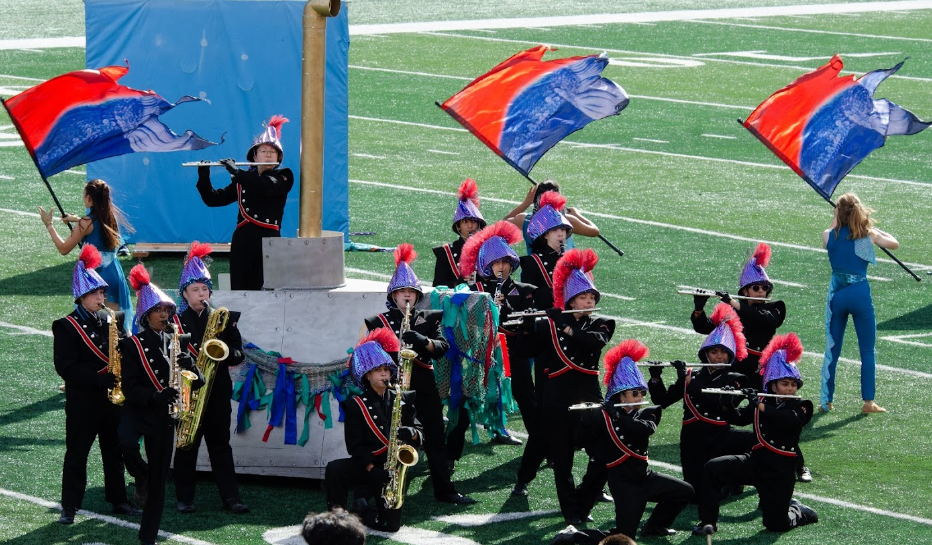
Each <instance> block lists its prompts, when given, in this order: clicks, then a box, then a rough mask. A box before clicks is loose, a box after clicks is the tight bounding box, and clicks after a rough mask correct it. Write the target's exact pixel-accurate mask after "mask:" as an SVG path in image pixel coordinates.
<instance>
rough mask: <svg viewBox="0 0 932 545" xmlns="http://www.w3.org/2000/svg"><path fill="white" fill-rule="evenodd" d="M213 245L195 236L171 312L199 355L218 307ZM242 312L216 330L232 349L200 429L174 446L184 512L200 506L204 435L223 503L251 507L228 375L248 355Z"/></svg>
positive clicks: (193, 352) (216, 379)
mask: <svg viewBox="0 0 932 545" xmlns="http://www.w3.org/2000/svg"><path fill="white" fill-rule="evenodd" d="M211 250H212V248H211V246H210V245H209V244H201V243H199V242H197V241H195V242H194V243H193V244H191V249H190V250H189V252H188V256H187V258H186V259H185V262H184V267H183V268H182V270H181V281H180V282H179V284H178V293H179V294H181V298H180V301H179V304H178V311H179V312H178V314H176V315H175V316H174V317H173V319H174V322H175V326H176V327H177V330H178V331H179V332H181V333H189V334H190V335H191V340H190V342H189V343H188V352H190V354H191V357H192V358H193V359H194V360H195V361H197V358H198V356H199V350H200V349H201V345H202V343H203V339H204V333H205V330H206V328H207V319H208V318H209V316H210V314H211V312H215V311H214V310H211V309H210V308H209V306H208V300H209V299H210V296H211V295H212V294H213V282H212V281H211V276H210V271H209V270H208V269H207V265H206V263H204V258H205V257H206V256H207V255H208V254H210V252H211ZM238 318H239V313H238V312H231V313H230V316H229V319H228V322H227V325H226V327H225V328H224V329H223V331H222V332H220V334H218V335H217V339H218V340H220V341H222V342H224V343H225V344H226V345H227V349H228V350H229V353H228V355H227V357H226V358H225V359H223V360H221V361H218V362H217V371H216V373H215V375H214V377H213V384H212V385H211V386H210V388H211V389H210V397H209V398H207V405H206V406H205V407H204V414H203V417H202V420H201V426H200V430H199V431H198V433H197V436H196V438H195V440H194V442H193V444H192V445H191V446H190V447H189V448H186V449H180V448H179V449H175V463H174V466H173V469H172V476H173V477H174V479H175V494H176V496H177V499H178V511H179V512H181V513H194V512H195V510H196V509H195V507H194V488H195V482H196V475H195V468H196V466H197V452H198V449H200V446H201V439H204V440H205V441H206V442H207V453H208V455H209V457H210V468H211V472H212V473H213V476H214V482H216V483H217V491H218V492H219V493H220V501H221V504H222V505H223V509H225V510H228V511H231V512H233V513H235V514H242V513H248V512H249V507H247V506H246V504H245V503H243V501H242V500H241V499H240V495H239V488H238V487H237V486H236V470H235V467H234V465H233V448H232V447H230V415H231V413H232V408H231V405H230V397H231V396H232V395H233V381H232V380H231V379H230V373H229V367H232V366H235V365H239V364H240V363H242V362H243V359H244V358H245V356H244V354H243V339H242V337H241V336H240V333H239V329H238V328H237V327H236V322H237V320H238Z"/></svg>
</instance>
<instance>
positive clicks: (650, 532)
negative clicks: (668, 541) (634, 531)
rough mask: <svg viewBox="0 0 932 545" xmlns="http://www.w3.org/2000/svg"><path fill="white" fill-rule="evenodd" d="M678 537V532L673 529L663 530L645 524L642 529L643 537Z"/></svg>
mask: <svg viewBox="0 0 932 545" xmlns="http://www.w3.org/2000/svg"><path fill="white" fill-rule="evenodd" d="M675 535H676V530H674V529H672V528H661V527H659V526H649V525H647V524H645V525H644V526H643V527H642V528H641V537H651V536H657V537H671V536H675Z"/></svg>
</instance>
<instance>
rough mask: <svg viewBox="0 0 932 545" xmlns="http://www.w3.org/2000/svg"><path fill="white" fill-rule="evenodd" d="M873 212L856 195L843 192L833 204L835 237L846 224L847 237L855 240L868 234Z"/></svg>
mask: <svg viewBox="0 0 932 545" xmlns="http://www.w3.org/2000/svg"><path fill="white" fill-rule="evenodd" d="M873 212H874V210H873V209H872V208H868V207H866V206H864V203H862V202H861V199H859V198H858V196H857V195H855V194H854V193H845V194H844V195H842V196H841V197H839V198H838V202H837V203H836V206H835V218H836V219H837V222H836V224H835V237H836V238H837V237H838V231H839V230H840V229H841V228H842V227H844V226H846V225H847V226H848V231H849V232H848V238H849V239H851V240H857V239H859V238H864V237H866V236H868V234H869V233H870V230H871V228H872V227H873V226H874V223H875V222H874V220H873V218H871V214H872V213H873Z"/></svg>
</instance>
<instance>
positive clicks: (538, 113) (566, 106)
mask: <svg viewBox="0 0 932 545" xmlns="http://www.w3.org/2000/svg"><path fill="white" fill-rule="evenodd" d="M549 50H550V48H549V47H547V46H544V45H539V46H537V47H534V48H531V49H528V50H527V51H523V52H521V53H518V54H516V55H514V56H512V57H511V58H509V59H507V60H506V61H504V62H502V63H501V64H499V65H498V66H496V67H495V68H493V69H492V70H491V71H489V72H488V73H487V74H485V75H483V76H480V77H478V78H477V79H475V80H474V81H473V82H472V83H470V84H469V85H467V86H466V87H465V88H464V89H463V90H462V91H460V92H458V93H456V94H455V95H453V96H452V97H450V98H449V99H447V101H446V102H444V103H443V104H441V105H440V107H441V108H443V110H444V111H445V112H447V113H448V114H450V115H451V116H452V117H453V119H455V120H456V121H458V122H459V123H460V124H461V125H463V126H464V127H466V128H467V129H468V130H469V132H471V133H473V134H474V135H475V136H476V138H478V139H479V140H481V141H482V142H483V143H484V144H485V145H486V146H488V147H489V148H490V149H491V150H492V151H494V152H495V153H497V154H498V155H499V156H500V157H501V158H502V159H504V160H505V161H507V162H508V163H509V164H510V165H511V166H513V167H514V168H515V169H517V170H518V172H520V173H521V174H523V175H524V176H527V175H528V173H529V172H530V171H531V169H532V168H534V164H535V163H537V161H538V160H539V159H540V158H541V157H542V156H543V155H544V154H545V153H547V151H548V150H549V149H550V148H552V147H553V146H554V145H556V144H557V142H559V141H560V140H562V139H564V138H565V137H566V136H567V135H569V134H571V133H573V132H576V131H578V130H579V129H581V128H583V127H585V126H586V125H588V124H589V123H590V122H592V121H595V120H596V119H602V118H603V117H607V116H610V115H617V114H618V113H620V112H621V110H623V109H624V108H625V106H627V105H628V95H627V94H626V93H625V90H624V89H622V88H621V87H620V86H619V85H618V84H616V83H615V82H613V81H611V80H608V79H605V78H603V77H602V70H604V69H605V67H606V66H607V65H608V57H607V56H606V55H605V54H604V53H603V54H601V55H590V56H587V57H568V58H565V59H557V60H552V61H542V60H541V58H542V57H543V56H544V53H546V52H547V51H549Z"/></svg>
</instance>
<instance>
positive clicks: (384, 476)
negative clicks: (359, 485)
mask: <svg viewBox="0 0 932 545" xmlns="http://www.w3.org/2000/svg"><path fill="white" fill-rule="evenodd" d="M369 482H370V483H378V485H379V486H382V485H384V484H385V483H387V482H388V472H387V471H385V468H384V467H382V466H373V467H372V469H370V470H369Z"/></svg>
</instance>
